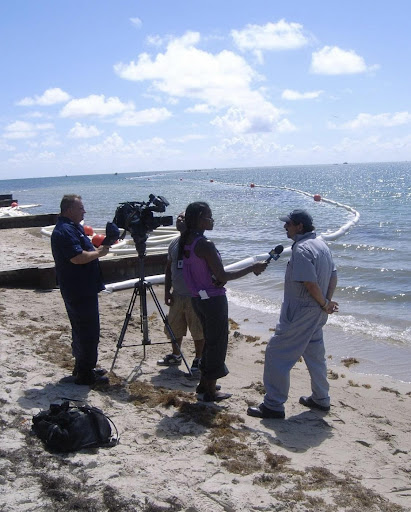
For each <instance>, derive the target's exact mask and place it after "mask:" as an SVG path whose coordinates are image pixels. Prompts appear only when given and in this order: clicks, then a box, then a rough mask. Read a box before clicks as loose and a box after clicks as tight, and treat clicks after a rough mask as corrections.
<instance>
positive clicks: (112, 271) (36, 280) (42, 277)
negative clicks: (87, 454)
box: [0, 253, 167, 290]
mask: <svg viewBox="0 0 411 512" xmlns="http://www.w3.org/2000/svg"><path fill="white" fill-rule="evenodd" d="M166 262H167V254H165V253H164V254H153V255H149V256H146V257H145V259H144V273H145V275H146V276H153V275H158V274H164V269H165V266H166ZM100 266H101V271H102V274H103V281H104V283H107V284H108V283H116V282H118V281H126V280H127V279H134V278H137V277H139V268H140V261H139V258H138V256H134V255H131V256H121V257H117V258H107V259H104V258H102V259H101V260H100ZM0 286H2V287H10V288H34V289H42V290H49V289H51V288H57V284H56V270H55V267H54V265H39V266H37V267H21V268H16V269H13V270H5V271H3V272H0Z"/></svg>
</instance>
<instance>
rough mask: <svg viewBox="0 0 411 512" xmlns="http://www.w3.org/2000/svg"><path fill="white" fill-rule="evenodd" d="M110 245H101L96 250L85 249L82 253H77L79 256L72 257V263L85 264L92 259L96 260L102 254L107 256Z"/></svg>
mask: <svg viewBox="0 0 411 512" xmlns="http://www.w3.org/2000/svg"><path fill="white" fill-rule="evenodd" d="M109 249H110V248H109V247H108V246H106V245H100V247H97V249H96V250H95V251H83V252H82V253H81V254H77V256H74V258H71V260H70V261H71V263H74V265H85V264H86V263H90V262H91V261H94V260H96V259H98V258H100V257H101V256H105V255H106V254H108V251H109Z"/></svg>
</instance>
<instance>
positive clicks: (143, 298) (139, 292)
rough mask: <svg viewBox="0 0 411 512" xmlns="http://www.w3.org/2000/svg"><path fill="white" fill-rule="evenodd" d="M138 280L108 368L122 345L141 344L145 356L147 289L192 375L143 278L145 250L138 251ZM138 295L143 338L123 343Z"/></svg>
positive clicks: (112, 366) (146, 342)
mask: <svg viewBox="0 0 411 512" xmlns="http://www.w3.org/2000/svg"><path fill="white" fill-rule="evenodd" d="M138 257H139V267H140V268H139V276H140V277H139V280H138V281H137V282H136V284H135V285H134V290H133V294H132V296H131V300H130V303H129V305H128V309H127V313H126V317H125V319H124V323H123V327H122V329H121V333H120V336H119V338H118V341H117V350H116V353H115V355H114V359H113V363H112V364H111V368H110V371H113V368H114V365H115V363H116V359H117V356H118V353H119V351H120V349H121V348H122V347H123V346H124V347H137V346H141V345H142V346H143V350H144V352H143V359H145V358H146V346H147V345H152V343H151V340H150V337H149V332H148V319H147V290H148V291H149V292H150V294H151V297H152V299H153V302H154V304H155V305H156V307H157V310H158V312H159V313H160V316H161V318H162V320H163V323H164V325H165V327H166V329H167V331H168V333H169V335H170V339H171V343H172V344H173V346H174V347H175V348H177V349H178V351H179V352H180V354H181V357H182V359H183V361H184V364H185V365H186V368H187V370H188V373H189V375H190V376H192V372H191V369H190V367H189V366H188V364H187V361H186V359H185V357H184V355H183V353H182V351H181V348H180V347H179V345H178V343H177V340H176V337H175V336H174V333H173V330H172V329H171V326H170V324H169V322H168V318H167V316H166V315H165V314H164V311H163V309H162V308H161V305H160V302H159V300H158V298H157V296H156V294H155V293H154V290H153V285H152V284H151V283H149V282H147V281H146V280H145V277H144V257H145V251H144V253H142V254H140V252H139V255H138ZM138 296H139V297H140V320H141V332H142V333H143V340H142V343H140V344H137V345H136V344H134V345H123V340H124V336H125V335H126V331H127V327H128V324H129V322H130V319H131V314H132V312H133V309H134V305H135V303H136V300H137V297H138ZM163 343H168V342H161V343H155V345H161V344H163Z"/></svg>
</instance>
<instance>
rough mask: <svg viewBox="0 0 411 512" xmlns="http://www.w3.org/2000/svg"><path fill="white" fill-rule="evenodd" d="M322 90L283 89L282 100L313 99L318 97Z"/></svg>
mask: <svg viewBox="0 0 411 512" xmlns="http://www.w3.org/2000/svg"><path fill="white" fill-rule="evenodd" d="M323 92H324V91H309V92H298V91H293V90H292V89H285V90H284V91H283V93H282V95H281V97H282V98H283V100H290V101H296V100H313V99H316V98H318V97H319V96H320V95H321V94H322V93H323Z"/></svg>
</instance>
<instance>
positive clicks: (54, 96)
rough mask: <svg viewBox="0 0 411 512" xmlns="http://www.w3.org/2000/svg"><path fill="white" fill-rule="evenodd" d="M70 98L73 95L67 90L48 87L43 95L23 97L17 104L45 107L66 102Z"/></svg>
mask: <svg viewBox="0 0 411 512" xmlns="http://www.w3.org/2000/svg"><path fill="white" fill-rule="evenodd" d="M70 98H71V96H70V95H69V94H68V93H67V92H65V91H62V90H61V89H60V88H58V87H56V88H54V89H47V90H46V91H44V93H43V94H42V96H34V98H23V99H22V100H20V101H18V102H17V105H19V106H23V107H28V106H32V105H40V106H43V107H44V106H49V105H55V104H57V103H65V102H66V101H68V100H69V99H70Z"/></svg>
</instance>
